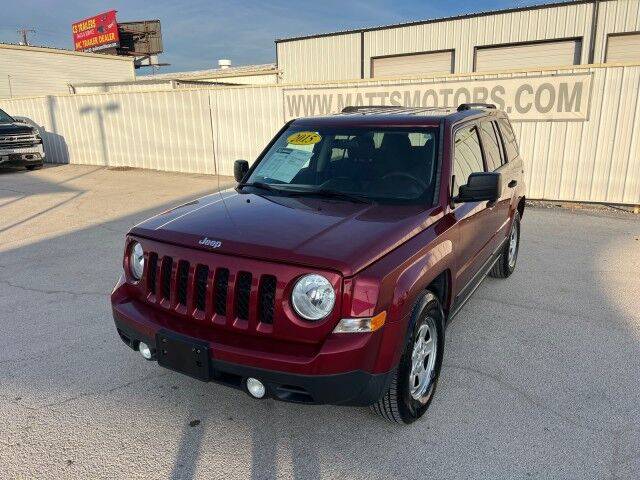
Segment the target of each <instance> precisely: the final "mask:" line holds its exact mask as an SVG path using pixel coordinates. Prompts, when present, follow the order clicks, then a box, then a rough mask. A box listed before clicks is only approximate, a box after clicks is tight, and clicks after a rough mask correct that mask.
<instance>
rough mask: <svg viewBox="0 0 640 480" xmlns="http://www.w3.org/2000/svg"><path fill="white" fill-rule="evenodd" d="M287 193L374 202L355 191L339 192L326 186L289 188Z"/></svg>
mask: <svg viewBox="0 0 640 480" xmlns="http://www.w3.org/2000/svg"><path fill="white" fill-rule="evenodd" d="M289 193H290V194H291V195H292V196H296V195H305V196H307V195H308V196H310V195H318V196H320V197H332V198H340V199H342V200H349V201H352V202H357V203H375V202H374V201H373V200H372V199H370V198H368V197H366V196H364V195H358V194H357V193H347V192H341V191H340V190H331V189H328V188H318V189H313V190H289Z"/></svg>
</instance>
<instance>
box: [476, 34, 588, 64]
mask: <svg viewBox="0 0 640 480" xmlns="http://www.w3.org/2000/svg"><path fill="white" fill-rule="evenodd" d="M581 51H582V41H580V40H577V39H575V40H562V41H558V42H538V43H521V44H517V45H501V46H496V47H478V48H477V49H476V58H475V69H474V70H475V71H476V72H486V71H490V70H508V69H517V68H529V67H545V66H547V67H552V66H553V67H555V66H559V65H578V64H580V54H581Z"/></svg>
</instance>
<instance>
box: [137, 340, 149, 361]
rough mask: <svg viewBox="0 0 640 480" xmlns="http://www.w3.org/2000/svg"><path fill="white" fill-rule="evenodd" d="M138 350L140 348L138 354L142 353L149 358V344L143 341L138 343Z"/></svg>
mask: <svg viewBox="0 0 640 480" xmlns="http://www.w3.org/2000/svg"><path fill="white" fill-rule="evenodd" d="M138 350H140V355H142V356H143V357H144V358H146V359H147V360H151V349H150V348H149V345H147V344H146V343H144V342H140V344H139V345H138Z"/></svg>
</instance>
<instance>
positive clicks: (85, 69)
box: [0, 43, 135, 98]
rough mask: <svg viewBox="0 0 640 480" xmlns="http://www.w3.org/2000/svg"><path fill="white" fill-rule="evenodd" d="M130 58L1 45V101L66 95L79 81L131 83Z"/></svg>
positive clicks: (131, 68) (132, 73)
mask: <svg viewBox="0 0 640 480" xmlns="http://www.w3.org/2000/svg"><path fill="white" fill-rule="evenodd" d="M134 79H135V73H134V65H133V58H129V57H118V56H115V55H103V54H94V53H81V52H73V51H70V50H63V49H58V48H48V47H32V46H24V45H12V44H3V43H0V98H13V97H24V96H32V95H55V94H61V93H69V85H70V84H72V83H79V82H97V81H105V80H108V81H126V80H134Z"/></svg>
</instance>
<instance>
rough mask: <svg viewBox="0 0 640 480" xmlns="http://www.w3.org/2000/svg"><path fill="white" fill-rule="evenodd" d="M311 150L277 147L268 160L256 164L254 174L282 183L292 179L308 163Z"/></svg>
mask: <svg viewBox="0 0 640 480" xmlns="http://www.w3.org/2000/svg"><path fill="white" fill-rule="evenodd" d="M311 155H312V153H311V152H305V151H304V150H295V149H292V148H279V149H278V150H277V151H276V152H275V153H273V155H272V156H271V158H269V161H268V162H263V163H260V164H259V165H258V168H257V169H256V174H257V175H259V176H261V177H262V178H270V179H272V180H277V181H279V182H283V183H289V182H291V180H293V177H295V176H296V175H297V174H298V173H299V172H300V169H302V168H304V167H305V166H306V165H308V164H309V159H310V158H311Z"/></svg>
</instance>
